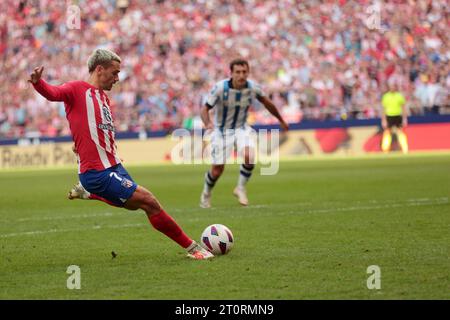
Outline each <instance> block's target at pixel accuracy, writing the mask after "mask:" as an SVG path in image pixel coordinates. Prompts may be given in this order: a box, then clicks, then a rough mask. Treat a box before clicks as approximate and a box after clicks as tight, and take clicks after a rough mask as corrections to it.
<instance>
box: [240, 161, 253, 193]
mask: <svg viewBox="0 0 450 320" xmlns="http://www.w3.org/2000/svg"><path fill="white" fill-rule="evenodd" d="M254 167H255V166H254V165H253V164H249V165H245V164H241V167H240V171H239V179H238V187H239V188H243V187H245V185H246V184H247V182H248V180H249V179H250V177H251V176H252V171H253V168H254Z"/></svg>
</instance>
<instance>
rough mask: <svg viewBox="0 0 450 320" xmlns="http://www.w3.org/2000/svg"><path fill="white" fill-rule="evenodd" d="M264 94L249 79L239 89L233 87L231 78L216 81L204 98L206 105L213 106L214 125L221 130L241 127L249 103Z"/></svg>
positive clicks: (245, 120) (243, 124) (244, 121)
mask: <svg viewBox="0 0 450 320" xmlns="http://www.w3.org/2000/svg"><path fill="white" fill-rule="evenodd" d="M264 95H265V94H264V92H263V91H262V89H261V87H260V86H259V85H258V84H257V83H255V82H254V81H251V80H247V85H246V86H245V87H244V88H243V89H241V90H237V89H234V88H233V86H232V83H231V79H225V80H221V81H219V82H217V83H216V84H215V85H214V87H213V89H212V90H211V92H210V93H209V95H208V97H207V99H206V106H207V107H208V108H209V109H212V108H214V127H215V128H217V129H220V130H221V131H223V130H226V129H238V128H243V127H244V126H245V124H246V123H247V114H248V109H249V107H250V105H251V104H252V102H253V101H254V99H256V98H258V97H263V96H264Z"/></svg>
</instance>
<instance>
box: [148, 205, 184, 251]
mask: <svg viewBox="0 0 450 320" xmlns="http://www.w3.org/2000/svg"><path fill="white" fill-rule="evenodd" d="M149 220H150V223H151V224H152V226H153V227H154V228H155V229H156V230H158V231H160V232H162V233H164V234H165V235H166V236H168V237H169V238H170V239H172V240H173V241H175V242H176V243H178V244H179V245H180V246H182V247H183V248H187V247H189V246H190V245H191V244H192V239H191V238H189V237H188V236H187V235H186V234H185V233H184V232H183V230H181V228H180V226H179V225H178V224H177V223H176V222H175V220H173V219H172V217H171V216H169V215H168V214H167V213H166V212H165V211H164V210H161V212H160V213H157V214H152V215H150V216H149Z"/></svg>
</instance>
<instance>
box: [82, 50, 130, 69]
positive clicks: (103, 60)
mask: <svg viewBox="0 0 450 320" xmlns="http://www.w3.org/2000/svg"><path fill="white" fill-rule="evenodd" d="M112 61H117V62H119V63H120V62H122V60H121V59H120V57H119V56H118V55H117V54H116V53H114V52H112V51H110V50H107V49H95V50H94V52H93V53H92V54H91V56H90V57H89V59H88V62H87V64H88V68H89V73H91V72H93V71H94V70H95V68H96V67H97V66H99V65H101V66H104V67H108V66H109V65H110V64H111V62H112Z"/></svg>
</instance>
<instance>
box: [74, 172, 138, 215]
mask: <svg viewBox="0 0 450 320" xmlns="http://www.w3.org/2000/svg"><path fill="white" fill-rule="evenodd" d="M78 176H79V178H80V182H81V184H82V186H83V187H84V188H85V189H86V190H87V191H89V192H90V193H93V194H96V195H98V196H100V197H102V198H105V199H106V200H109V201H111V202H112V203H114V204H116V205H117V206H119V207H123V206H124V204H125V202H126V201H127V200H128V199H129V198H131V196H132V195H133V192H134V191H135V190H136V188H137V184H136V183H135V182H134V181H133V178H131V176H130V175H129V174H128V172H127V170H125V168H124V167H123V166H122V165H121V164H120V163H119V164H117V165H115V166H113V167H110V168H108V169H106V170H102V171H97V170H89V171H86V172H85V173H81V174H79V175H78Z"/></svg>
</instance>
